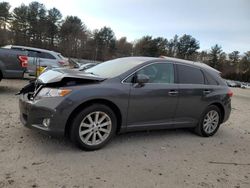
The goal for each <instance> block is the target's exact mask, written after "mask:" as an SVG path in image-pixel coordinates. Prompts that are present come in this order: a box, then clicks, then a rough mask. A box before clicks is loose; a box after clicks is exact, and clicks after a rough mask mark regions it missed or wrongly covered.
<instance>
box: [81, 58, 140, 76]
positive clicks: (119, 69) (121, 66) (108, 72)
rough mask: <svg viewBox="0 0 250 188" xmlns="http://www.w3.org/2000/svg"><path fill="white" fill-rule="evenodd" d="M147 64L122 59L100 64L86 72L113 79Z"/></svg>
mask: <svg viewBox="0 0 250 188" xmlns="http://www.w3.org/2000/svg"><path fill="white" fill-rule="evenodd" d="M143 62H145V60H143V59H139V58H138V59H136V58H120V59H114V60H110V61H106V62H103V63H100V64H98V65H96V66H94V67H91V68H89V69H87V70H86V71H85V72H86V73H90V74H94V75H97V76H101V77H103V78H113V77H116V76H119V75H121V74H123V73H125V72H126V71H128V70H130V69H131V68H133V67H135V66H137V65H139V64H141V63H143Z"/></svg>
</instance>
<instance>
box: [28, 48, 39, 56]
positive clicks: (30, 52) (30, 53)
mask: <svg viewBox="0 0 250 188" xmlns="http://www.w3.org/2000/svg"><path fill="white" fill-rule="evenodd" d="M37 53H38V52H36V51H32V50H28V57H37Z"/></svg>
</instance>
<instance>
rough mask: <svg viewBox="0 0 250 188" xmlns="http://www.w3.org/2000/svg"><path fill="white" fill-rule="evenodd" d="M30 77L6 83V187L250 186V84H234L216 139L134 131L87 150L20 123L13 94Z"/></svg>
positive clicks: (2, 96) (0, 178)
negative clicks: (227, 113) (226, 117)
mask: <svg viewBox="0 0 250 188" xmlns="http://www.w3.org/2000/svg"><path fill="white" fill-rule="evenodd" d="M26 83H27V81H25V80H3V81H2V82H0V188H2V187H14V188H18V187H33V188H34V187H51V188H53V187H60V188H68V187H74V188H78V187H84V188H94V187H107V188H110V187H126V188H127V187H132V188H134V187H140V188H141V187H143V188H144V187H145V188H147V187H148V188H149V187H164V188H165V187H192V188H193V187H225V188H227V187H235V188H236V187H237V188H239V187H246V188H249V187H250V120H249V117H250V90H244V89H233V91H234V94H235V95H234V97H233V99H232V106H233V110H232V114H231V117H230V120H229V121H228V122H226V123H225V124H223V125H222V126H221V128H220V130H219V131H218V133H217V134H216V135H214V136H213V137H210V138H202V137H199V136H196V135H195V134H193V133H191V132H189V131H188V130H183V129H181V130H164V131H152V132H137V133H128V134H123V135H119V136H117V137H115V138H114V139H113V141H112V142H111V143H110V144H108V145H107V146H106V147H105V148H103V149H101V150H98V151H94V152H84V151H80V150H79V149H78V148H76V147H75V146H74V145H73V144H72V143H71V142H70V141H69V140H67V139H64V138H59V139H58V138H50V137H48V136H45V135H42V134H41V133H38V132H36V131H33V130H30V129H27V128H25V127H23V126H22V125H21V123H20V121H19V110H18V97H17V96H15V95H14V94H15V93H16V92H17V91H18V90H19V89H20V88H21V87H22V86H24V85H25V84H26ZM217 163H218V164H217ZM222 163H224V164H222Z"/></svg>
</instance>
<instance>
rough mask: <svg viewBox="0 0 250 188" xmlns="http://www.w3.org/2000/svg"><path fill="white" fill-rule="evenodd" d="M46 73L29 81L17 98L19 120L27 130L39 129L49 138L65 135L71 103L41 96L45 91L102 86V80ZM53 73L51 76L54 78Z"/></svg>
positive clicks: (54, 71) (94, 77) (54, 97)
mask: <svg viewBox="0 0 250 188" xmlns="http://www.w3.org/2000/svg"><path fill="white" fill-rule="evenodd" d="M66 71H67V73H65V70H63V71H61V70H60V72H59V73H60V74H58V70H49V71H47V72H45V73H43V74H42V75H41V76H40V77H38V79H36V80H31V81H30V83H29V84H28V85H26V86H25V87H23V88H22V89H21V90H20V91H19V93H18V95H20V97H19V109H20V120H21V122H22V124H23V125H25V126H26V127H29V128H34V129H39V130H40V131H42V132H45V133H47V134H50V135H56V136H58V135H60V136H61V135H64V128H65V125H66V122H67V116H68V113H69V112H67V109H68V108H70V107H71V101H70V100H67V96H65V97H62V96H46V97H45V96H44V97H43V96H41V93H43V91H44V90H46V89H53V90H61V89H62V88H63V89H68V88H72V87H74V86H78V85H86V84H87V85H89V84H94V83H97V82H101V81H103V80H104V79H103V78H99V77H96V76H93V75H84V74H81V75H80V76H77V74H78V73H77V74H69V73H68V70H66ZM53 73H54V74H53Z"/></svg>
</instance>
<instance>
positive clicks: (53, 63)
mask: <svg viewBox="0 0 250 188" xmlns="http://www.w3.org/2000/svg"><path fill="white" fill-rule="evenodd" d="M38 56H39V65H40V66H42V67H59V66H60V65H59V63H58V60H57V59H56V57H54V56H53V55H51V54H50V53H47V52H40V53H39V54H38Z"/></svg>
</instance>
